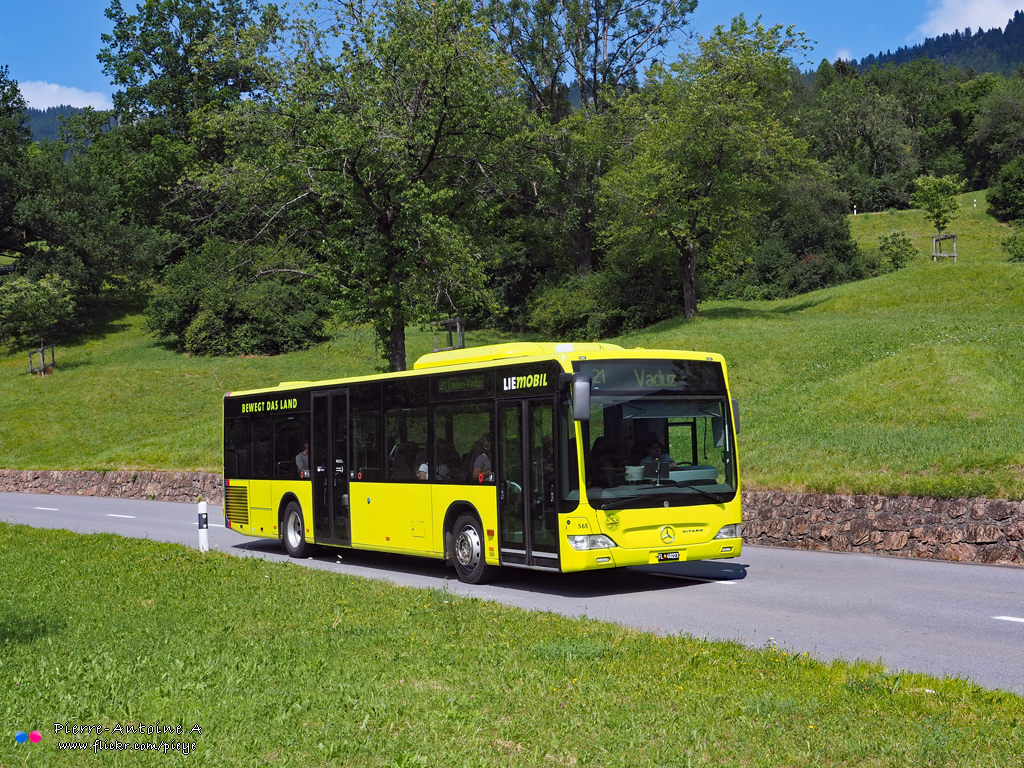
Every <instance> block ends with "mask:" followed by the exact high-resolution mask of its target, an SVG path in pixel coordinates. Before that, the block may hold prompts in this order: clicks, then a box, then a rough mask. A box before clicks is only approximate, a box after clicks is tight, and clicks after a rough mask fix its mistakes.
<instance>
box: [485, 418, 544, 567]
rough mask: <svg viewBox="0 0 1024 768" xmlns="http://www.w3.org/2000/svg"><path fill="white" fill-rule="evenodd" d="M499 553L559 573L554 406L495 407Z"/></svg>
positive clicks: (508, 560) (509, 561)
mask: <svg viewBox="0 0 1024 768" xmlns="http://www.w3.org/2000/svg"><path fill="white" fill-rule="evenodd" d="M498 430H499V438H498V439H499V445H498V452H497V453H498V547H499V552H500V555H501V561H502V562H503V563H507V564H510V565H512V564H518V565H526V566H531V567H534V568H553V569H558V567H559V559H558V532H559V529H558V515H557V512H556V506H555V498H556V496H555V494H556V488H555V469H554V459H555V454H554V445H555V442H554V436H555V432H554V405H553V402H552V400H551V399H550V398H544V399H531V400H517V401H514V402H508V401H505V402H501V403H500V404H499V405H498Z"/></svg>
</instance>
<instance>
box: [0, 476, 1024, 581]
mask: <svg viewBox="0 0 1024 768" xmlns="http://www.w3.org/2000/svg"><path fill="white" fill-rule="evenodd" d="M0 491H15V492H23V493H55V494H63V495H68V496H112V497H116V498H124V499H157V500H159V501H180V502H187V503H195V502H197V501H198V500H199V499H203V500H204V501H207V502H209V503H210V504H216V505H219V504H221V503H222V498H223V481H222V480H221V476H220V475H212V474H207V473H204V472H132V471H119V472H72V471H49V470H45V471H44V470H14V469H0ZM743 523H744V525H743V527H744V530H743V538H744V540H745V541H746V542H748V543H750V544H763V545H768V546H775V547H793V548H798V549H819V550H831V551H834V552H866V553H870V554H876V555H894V556H896V557H921V558H931V559H936V560H958V561H962V562H974V563H994V564H1000V565H1024V502H1019V501H1005V500H1003V499H931V498H916V497H910V496H896V497H889V496H847V495H842V494H813V493H812V494H798V493H782V492H777V491H745V492H744V493H743Z"/></svg>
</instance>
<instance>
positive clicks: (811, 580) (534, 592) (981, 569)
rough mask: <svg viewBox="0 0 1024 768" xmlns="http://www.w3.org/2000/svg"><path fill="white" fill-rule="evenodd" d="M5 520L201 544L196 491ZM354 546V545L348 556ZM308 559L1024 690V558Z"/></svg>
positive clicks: (94, 502) (63, 499) (99, 501)
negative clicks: (533, 562)
mask: <svg viewBox="0 0 1024 768" xmlns="http://www.w3.org/2000/svg"><path fill="white" fill-rule="evenodd" d="M209 513H210V516H209V519H210V531H209V538H210V547H211V548H212V549H219V550H221V551H225V552H230V553H232V554H237V555H241V556H250V557H262V558H265V559H269V560H286V559H288V558H287V555H286V554H285V553H284V550H283V549H282V548H281V547H280V546H279V545H277V544H276V543H275V542H268V541H264V540H261V539H249V538H246V537H243V536H241V535H239V534H237V533H234V532H232V531H229V530H226V529H225V528H224V520H223V516H222V513H221V509H220V508H219V507H210V509H209ZM0 521H3V522H9V523H20V524H25V525H31V526H35V527H39V528H65V529H68V530H71V531H78V532H82V533H93V532H109V533H116V534H119V535H122V536H127V537H133V538H149V539H154V540H158V541H169V542H175V543H179V544H184V545H186V546H191V547H197V546H198V532H197V528H198V523H197V508H196V506H195V505H190V504H174V503H169V502H158V501H135V500H127V499H104V498H94V497H75V496H49V495H35V494H19V493H0ZM339 555H340V557H339ZM301 562H302V564H303V565H306V566H309V567H313V568H322V569H326V570H330V571H335V572H338V573H349V574H353V575H356V576H365V577H368V578H379V579H387V580H389V581H392V582H394V583H396V584H401V585H405V586H412V587H441V586H443V585H444V584H445V583H446V582H447V585H448V587H449V588H450V589H452V590H453V591H454V592H457V593H460V594H466V595H473V596H476V597H480V598H483V599H488V600H496V601H499V602H502V603H505V604H508V605H515V606H519V607H522V608H530V609H538V610H546V611H555V612H558V613H562V614H565V615H569V616H580V615H586V616H590V617H592V618H596V619H602V620H607V621H613V622H618V623H620V624H624V625H628V626H633V627H637V628H639V629H644V630H650V631H655V632H661V633H666V634H677V633H685V634H689V635H692V636H694V637H700V638H708V639H716V640H735V641H739V642H741V643H744V644H746V645H750V646H763V645H765V644H767V643H770V642H774V643H775V644H776V645H778V646H779V647H781V648H786V649H788V650H791V651H793V652H796V653H805V652H806V653H809V654H811V655H812V656H814V657H816V658H819V659H823V660H830V659H837V658H842V659H850V660H853V659H865V660H869V661H881V662H882V663H884V664H885V665H886V666H887V668H888V669H889V670H890V671H899V670H903V669H905V670H908V671H914V672H927V673H929V674H933V675H937V676H940V677H941V676H950V677H962V678H966V679H970V680H972V681H974V682H975V683H978V684H979V685H982V686H985V687H986V688H998V689H1002V690H1007V691H1012V692H1014V693H1017V694H1020V695H1024V569H1021V568H1013V567H1000V566H982V565H969V564H963V563H942V562H935V561H926V560H905V559H902V558H886V557H877V556H873V555H861V554H840V553H832V552H805V551H797V550H788V549H777V548H772V547H753V546H747V547H745V548H744V550H743V555H742V557H740V558H738V559H737V560H725V561H714V562H702V563H701V562H698V563H679V564H669V565H665V566H659V567H649V568H630V569H624V570H616V571H606V572H597V573H587V574H566V575H561V576H551V575H548V574H538V573H534V572H531V571H520V570H513V569H508V570H507V572H503V574H502V576H501V578H500V579H499V580H498V581H497V582H496V583H492V584H487V585H479V586H471V585H467V584H462V583H460V582H458V581H457V580H456V579H455V572H454V570H452V569H449V568H446V567H445V566H444V565H443V564H441V563H440V562H437V561H430V560H422V559H419V558H411V557H402V556H397V555H386V554H380V553H373V552H355V551H351V550H323V551H322V552H321V553H320V554H318V556H316V557H313V558H310V559H306V560H303V561H301Z"/></svg>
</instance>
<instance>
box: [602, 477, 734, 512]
mask: <svg viewBox="0 0 1024 768" xmlns="http://www.w3.org/2000/svg"><path fill="white" fill-rule="evenodd" d="M656 487H657V488H689V489H690V490H692V491H696V492H697V493H699V494H700V495H701V496H704V497H706V498H708V499H711V500H712V501H713V502H715V503H716V504H721V503H722V500H721V499H720V498H719V497H718V496H717V495H715V494H713V493H711V492H710V491H705V490H704V489H703V488H700V487H699V486H697V485H695V484H693V483H685V482H683V481H681V480H676V481H671V482H668V483H660V484H659V485H657V486H656ZM676 498H679V497H678V496H675V495H674V494H671V493H656V494H651V495H649V496H648V495H644V494H637V495H636V496H627V497H625V498H622V499H615V500H613V501H609V502H608V503H607V504H602V505H601V506H600V507H598V508H599V509H621V508H622V507H628V506H629V505H630V504H635V503H636V502H637V501H671V500H672V499H676Z"/></svg>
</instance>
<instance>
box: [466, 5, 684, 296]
mask: <svg viewBox="0 0 1024 768" xmlns="http://www.w3.org/2000/svg"><path fill="white" fill-rule="evenodd" d="M696 5H697V3H696V2H695V0H640V2H624V1H623V0H610V1H609V2H591V1H590V0H560V1H559V2H554V1H553V0H525V1H523V0H497V2H494V3H487V4H486V5H485V14H486V18H487V19H488V21H489V23H490V25H491V29H492V34H493V36H494V39H495V40H496V41H497V44H498V45H499V47H500V48H501V49H502V50H503V51H504V52H505V53H506V54H507V55H509V56H510V57H511V59H512V60H513V61H514V62H515V65H516V68H517V70H518V72H519V75H520V78H521V80H522V82H523V84H524V88H525V90H526V94H527V96H528V98H529V103H530V104H531V106H532V108H533V109H534V110H535V111H537V112H538V113H539V114H542V115H544V116H546V117H547V118H548V120H549V122H550V123H551V124H558V130H557V131H556V132H554V133H551V134H549V135H548V136H547V137H544V139H543V143H544V147H545V149H546V151H547V152H548V154H549V157H550V158H551V164H552V173H551V174H550V175H548V176H546V177H545V178H544V181H546V182H548V183H547V185H545V186H541V185H538V184H537V183H536V182H537V179H536V178H534V179H531V180H529V182H530V186H529V187H528V189H532V190H536V191H535V192H534V193H533V197H535V198H537V199H536V207H535V209H534V210H533V211H527V213H528V215H531V216H537V217H544V218H548V219H549V220H551V219H552V218H553V220H554V221H556V222H558V223H559V224H560V226H559V228H558V230H557V234H558V235H560V237H559V238H558V247H559V248H560V249H561V250H563V251H564V252H567V253H568V254H569V256H570V258H569V262H570V264H569V269H570V270H574V271H575V272H576V273H577V274H579V275H581V276H582V275H586V274H588V273H589V272H590V271H591V270H592V269H594V268H595V266H596V263H597V261H599V259H598V254H596V253H595V237H596V230H595V213H596V209H597V206H596V202H595V200H596V195H597V189H598V185H599V182H600V179H601V176H602V175H603V174H604V173H605V171H606V170H607V168H608V163H609V160H610V154H611V147H610V146H607V145H603V144H601V143H600V142H599V140H600V139H601V138H603V137H605V136H606V132H605V130H604V128H603V126H601V125H595V124H594V123H600V121H601V119H602V115H603V114H604V112H605V111H606V110H607V108H608V107H609V105H610V104H611V103H612V102H613V101H614V99H615V98H617V96H619V95H621V94H623V93H628V92H630V91H635V90H637V89H638V88H639V82H640V80H641V76H642V73H643V69H644V68H645V67H646V66H647V65H648V64H650V63H651V62H653V61H656V60H657V59H658V57H659V56H660V55H661V53H662V52H663V51H664V50H665V48H666V47H667V46H668V45H669V44H670V43H671V42H673V41H674V40H675V39H676V38H677V37H678V36H679V35H680V34H681V32H682V31H683V30H684V29H685V27H686V25H687V24H688V23H689V17H690V14H691V13H692V12H693V10H694V8H695V7H696ZM566 80H569V81H571V86H572V87H574V88H576V89H578V91H579V105H578V107H577V108H576V109H570V105H569V98H568V95H569V93H568V92H569V87H567V85H566V82H565V81H566ZM567 118H568V119H567ZM537 138H538V140H541V137H540V136H538V137H537ZM527 197H529V194H527ZM565 275H566V272H564V271H563V272H560V273H559V277H564V276H565Z"/></svg>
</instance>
